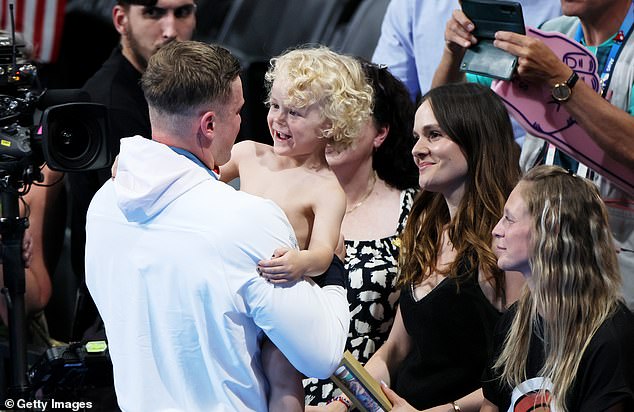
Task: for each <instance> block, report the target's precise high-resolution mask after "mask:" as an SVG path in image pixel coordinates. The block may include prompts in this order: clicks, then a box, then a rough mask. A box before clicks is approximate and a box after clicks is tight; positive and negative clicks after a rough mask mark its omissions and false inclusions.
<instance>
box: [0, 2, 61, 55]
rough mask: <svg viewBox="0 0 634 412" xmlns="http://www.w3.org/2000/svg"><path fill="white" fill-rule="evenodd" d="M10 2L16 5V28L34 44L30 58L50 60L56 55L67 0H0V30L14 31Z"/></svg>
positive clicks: (14, 8) (14, 9) (14, 7)
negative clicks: (12, 29)
mask: <svg viewBox="0 0 634 412" xmlns="http://www.w3.org/2000/svg"><path fill="white" fill-rule="evenodd" d="M9 4H13V5H14V6H13V13H14V16H15V31H16V32H17V33H22V34H23V36H24V39H25V40H26V41H27V42H28V43H29V44H30V45H31V46H32V51H31V56H30V57H31V59H33V60H35V61H38V62H42V63H48V62H53V61H55V59H56V58H57V54H58V52H59V46H60V41H61V38H62V26H63V23H64V7H65V6H66V0H0V6H1V9H0V29H1V30H5V31H7V32H8V33H10V32H11V15H10V12H9Z"/></svg>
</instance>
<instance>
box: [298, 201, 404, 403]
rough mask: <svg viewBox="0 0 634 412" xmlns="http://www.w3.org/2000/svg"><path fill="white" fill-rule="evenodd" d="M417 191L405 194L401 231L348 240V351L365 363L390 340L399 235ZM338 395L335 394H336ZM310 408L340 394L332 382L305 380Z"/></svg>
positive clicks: (346, 242) (305, 390) (401, 215)
mask: <svg viewBox="0 0 634 412" xmlns="http://www.w3.org/2000/svg"><path fill="white" fill-rule="evenodd" d="M415 194H416V190H415V189H407V190H404V191H402V192H401V214H400V216H399V219H398V228H397V232H396V233H395V234H393V235H392V236H388V237H385V238H382V239H374V240H346V241H345V244H346V261H345V265H346V268H347V269H348V302H349V303H350V317H351V319H350V331H349V332H348V341H347V342H346V349H347V350H349V351H350V352H351V353H352V354H353V355H354V356H355V358H357V359H358V360H359V362H361V363H362V364H365V362H367V360H368V359H370V357H371V356H372V354H373V353H374V352H376V350H377V349H378V348H379V347H380V346H381V345H382V344H383V342H385V340H386V339H387V337H388V335H389V333H390V328H391V327H392V323H393V322H394V316H396V306H397V302H398V295H399V290H398V289H397V288H396V287H395V285H396V278H397V271H396V269H397V261H398V251H399V242H398V235H399V234H400V233H401V231H402V230H403V228H404V227H405V222H406V221H407V215H408V214H409V211H410V209H411V207H412V203H413V200H414V195H415ZM335 389H336V392H335V393H333V391H335ZM304 392H305V394H306V404H307V405H319V404H324V403H325V402H327V401H329V400H330V399H332V397H333V396H337V395H338V394H340V391H339V389H337V387H336V385H335V384H334V383H333V382H332V381H331V380H330V379H325V380H324V379H315V378H310V379H305V380H304Z"/></svg>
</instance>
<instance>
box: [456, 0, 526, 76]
mask: <svg viewBox="0 0 634 412" xmlns="http://www.w3.org/2000/svg"><path fill="white" fill-rule="evenodd" d="M462 11H463V12H464V14H465V15H466V16H467V17H468V18H469V20H471V21H472V22H473V24H474V25H475V30H474V31H473V35H474V36H475V37H476V38H477V39H478V43H477V44H475V45H473V46H471V47H469V48H468V49H467V51H466V52H465V55H464V57H463V58H462V62H461V63H460V70H461V71H463V72H468V73H474V74H479V75H482V76H487V77H493V78H495V79H502V80H509V79H510V78H511V76H512V75H513V71H514V70H515V67H516V66H517V57H516V56H514V55H512V54H510V53H507V52H505V51H504V50H501V49H498V48H497V47H495V46H494V45H493V40H495V32H497V31H500V30H503V31H512V32H515V33H519V34H526V31H525V28H524V16H523V15H522V5H521V4H520V3H517V2H514V1H501V0H462Z"/></svg>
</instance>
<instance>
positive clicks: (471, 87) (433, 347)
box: [328, 84, 520, 412]
mask: <svg viewBox="0 0 634 412" xmlns="http://www.w3.org/2000/svg"><path fill="white" fill-rule="evenodd" d="M414 135H415V137H416V138H417V142H416V145H415V146H414V149H413V150H412V154H413V157H414V161H415V163H416V165H417V166H418V173H419V176H418V183H419V186H420V187H421V189H422V191H421V193H420V194H419V195H418V196H417V197H416V199H415V201H414V205H413V207H412V211H411V213H410V215H409V217H408V221H407V225H406V227H405V230H404V233H403V235H402V244H401V251H400V256H399V266H400V279H399V284H400V286H401V297H400V307H399V310H398V312H397V315H396V319H395V321H394V325H393V326H392V330H391V331H390V335H389V337H388V339H387V341H386V342H385V343H384V344H383V346H381V348H380V349H379V350H378V351H377V352H376V353H375V354H374V356H372V358H370V360H369V361H368V362H367V363H366V365H365V367H366V369H367V370H368V371H369V372H370V374H371V375H372V376H374V377H375V378H376V379H377V380H381V381H383V382H385V383H386V387H385V388H384V390H385V391H386V393H387V394H388V396H389V398H390V399H391V400H392V402H393V403H395V406H398V407H401V406H405V404H406V403H409V404H411V405H413V406H414V407H416V408H417V409H428V408H436V409H435V410H438V411H443V412H446V411H448V410H462V411H469V410H478V409H479V408H480V405H481V403H482V394H481V392H479V391H478V390H479V388H480V378H481V374H482V371H483V370H484V368H485V366H486V361H487V356H488V352H489V350H490V349H491V348H492V339H491V338H492V335H493V330H494V325H495V323H496V322H497V320H498V319H499V317H500V315H501V311H502V310H503V309H504V308H505V301H507V300H511V299H513V296H511V295H505V290H506V288H507V286H508V285H507V282H505V276H504V272H503V271H502V270H500V269H499V268H498V267H497V265H496V257H495V255H494V253H493V250H492V248H491V242H492V235H491V230H492V228H493V226H494V225H495V223H496V222H497V221H498V219H499V218H500V217H501V216H502V210H503V207H504V202H505V200H506V197H507V196H508V194H509V193H510V192H511V190H512V188H513V187H514V185H515V183H516V182H517V180H518V179H519V173H520V172H519V166H518V156H519V148H518V147H517V145H516V144H515V142H514V140H513V131H512V127H511V123H510V120H509V117H508V113H507V111H506V109H505V108H504V105H503V104H502V102H501V101H500V99H499V98H498V97H497V96H496V95H495V94H494V93H493V92H492V91H491V90H490V89H487V88H485V87H482V86H479V85H476V84H452V85H446V86H441V87H439V88H436V89H432V90H431V91H430V92H429V93H427V94H426V95H425V96H424V97H423V103H422V104H421V105H420V107H419V108H418V110H417V112H416V116H415V121H414ZM387 385H389V386H391V387H392V388H394V391H392V390H390V389H388V388H387ZM397 393H398V394H399V395H400V396H402V397H403V398H400V396H398V395H396V394H397ZM346 400H347V399H345V398H341V402H332V403H330V404H329V405H328V407H329V410H343V409H344V403H345V401H346ZM449 408H451V409H449Z"/></svg>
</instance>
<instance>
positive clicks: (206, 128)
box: [199, 111, 217, 140]
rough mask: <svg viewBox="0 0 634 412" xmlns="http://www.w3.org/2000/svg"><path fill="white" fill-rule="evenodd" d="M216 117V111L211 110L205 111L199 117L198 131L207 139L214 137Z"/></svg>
mask: <svg viewBox="0 0 634 412" xmlns="http://www.w3.org/2000/svg"><path fill="white" fill-rule="evenodd" d="M216 119H217V116H216V112H213V111H209V112H205V113H204V114H203V115H202V116H201V117H200V123H199V125H200V132H201V133H202V135H203V136H205V138H207V139H209V140H213V138H214V135H215V132H216Z"/></svg>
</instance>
